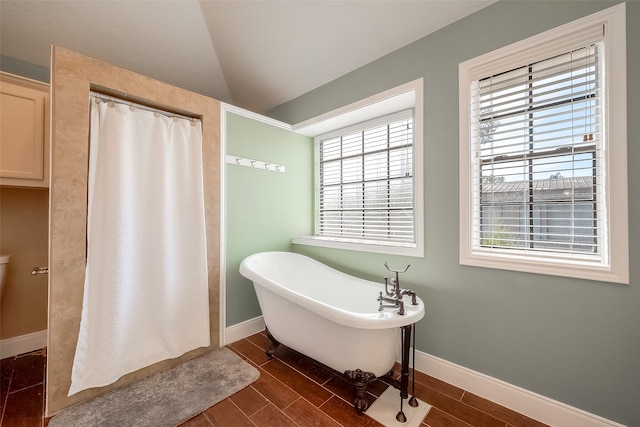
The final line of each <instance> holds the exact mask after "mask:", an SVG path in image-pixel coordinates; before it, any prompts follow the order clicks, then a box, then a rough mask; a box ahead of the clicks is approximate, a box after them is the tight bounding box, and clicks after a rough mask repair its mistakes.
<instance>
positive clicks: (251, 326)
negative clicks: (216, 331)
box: [223, 316, 264, 345]
mask: <svg viewBox="0 0 640 427" xmlns="http://www.w3.org/2000/svg"><path fill="white" fill-rule="evenodd" d="M263 330H264V319H263V318H262V316H258V317H255V318H253V319H249V320H246V321H244V322H242V323H238V324H236V325H233V326H229V327H228V328H226V329H225V334H224V341H223V342H224V345H227V344H231V343H232V342H236V341H239V340H241V339H243V338H246V337H248V336H250V335H253V334H255V333H258V332H260V331H263Z"/></svg>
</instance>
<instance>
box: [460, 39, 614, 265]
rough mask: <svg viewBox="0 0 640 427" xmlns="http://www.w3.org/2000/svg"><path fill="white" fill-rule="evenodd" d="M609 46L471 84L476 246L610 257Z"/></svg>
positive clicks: (592, 45)
mask: <svg viewBox="0 0 640 427" xmlns="http://www.w3.org/2000/svg"><path fill="white" fill-rule="evenodd" d="M602 55H603V52H602V45H601V44H600V43H589V44H587V45H583V46H581V47H579V48H575V49H571V50H569V51H567V52H565V53H562V54H559V55H555V56H553V57H549V58H548V59H544V60H541V61H538V62H535V63H529V64H525V65H522V66H520V67H517V68H514V69H511V70H509V71H506V72H502V73H499V74H494V75H490V76H487V77H485V78H481V79H479V80H477V81H476V82H475V84H474V85H473V86H472V99H473V102H472V133H473V135H474V138H473V141H472V143H473V146H472V148H473V152H474V153H475V156H474V160H473V174H472V176H473V188H474V192H473V197H474V200H473V217H474V221H473V236H474V240H473V245H474V247H476V248H479V247H481V248H485V249H488V248H498V249H514V250H518V251H527V252H534V251H544V252H558V253H563V254H566V255H570V256H580V257H584V256H594V255H599V254H601V253H603V247H602V245H604V244H605V242H604V239H603V237H602V236H605V235H606V233H605V230H604V229H603V227H604V226H605V223H606V221H603V220H602V219H603V218H605V214H606V212H604V211H603V210H604V208H605V203H604V196H605V195H604V188H605V186H604V178H605V177H604V176H603V170H604V168H603V166H604V150H603V148H604V144H603V140H602V138H603V93H602V81H603V69H602V64H603V61H602Z"/></svg>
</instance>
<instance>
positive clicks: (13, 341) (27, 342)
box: [0, 329, 47, 359]
mask: <svg viewBox="0 0 640 427" xmlns="http://www.w3.org/2000/svg"><path fill="white" fill-rule="evenodd" d="M46 346H47V330H46V329H45V330H44V331H39V332H33V333H30V334H25V335H20V336H17V337H13V338H7V339H4V340H1V341H0V359H5V358H7V357H13V356H17V355H18V354H22V353H28V352H30V351H34V350H39V349H41V348H44V347H46Z"/></svg>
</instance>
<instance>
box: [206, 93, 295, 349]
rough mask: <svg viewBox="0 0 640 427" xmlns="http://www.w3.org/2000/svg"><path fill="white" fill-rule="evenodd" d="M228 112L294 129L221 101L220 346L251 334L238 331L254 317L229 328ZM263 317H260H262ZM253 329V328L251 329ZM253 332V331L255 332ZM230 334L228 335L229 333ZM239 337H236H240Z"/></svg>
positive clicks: (282, 127)
mask: <svg viewBox="0 0 640 427" xmlns="http://www.w3.org/2000/svg"><path fill="white" fill-rule="evenodd" d="M227 113H233V114H236V115H239V116H242V117H247V118H249V119H252V120H256V121H258V122H261V123H266V124H268V125H271V126H275V127H277V128H280V129H284V130H288V131H292V128H291V125H289V124H287V123H284V122H281V121H278V120H274V119H271V118H269V117H266V116H262V115H260V114H257V113H254V112H252V111H249V110H245V109H243V108H240V107H236V106H234V105H231V104H227V103H224V102H221V103H220V310H219V311H220V316H219V324H220V346H221V347H222V346H224V345H225V344H228V343H230V342H234V341H237V340H238V339H242V338H244V337H245V336H248V335H251V334H250V333H248V334H246V335H244V336H240V335H238V334H242V333H244V332H239V333H238V332H236V331H242V330H243V329H242V327H241V326H240V325H244V324H245V323H249V324H251V322H253V321H254V319H251V320H248V321H246V322H243V323H240V324H238V325H233V326H231V327H229V328H227V270H226V268H227V256H226V254H227V245H226V242H227V229H226V224H227V218H226V209H227V206H226V202H227V195H226V186H227V180H226V167H227V164H226V158H227ZM261 318H262V317H260V319H261ZM262 329H264V322H262ZM262 329H258V330H256V331H255V332H258V331H260V330H262ZM250 330H251V329H250ZM255 332H253V333H255ZM229 334H230V336H227V335H229ZM238 336H239V338H236V337H238Z"/></svg>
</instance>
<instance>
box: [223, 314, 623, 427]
mask: <svg viewBox="0 0 640 427" xmlns="http://www.w3.org/2000/svg"><path fill="white" fill-rule="evenodd" d="M264 328H265V324H264V319H263V317H262V316H258V317H255V318H253V319H250V320H247V321H245V322H242V323H238V324H237V325H233V326H230V327H228V328H227V329H226V333H225V336H226V338H227V339H226V342H225V344H231V343H233V342H236V341H239V340H241V339H243V338H246V337H248V336H251V335H253V334H256V333H258V332H260V331H263V330H264ZM411 353H412V352H411ZM415 357H416V364H415V367H416V371H419V372H422V373H423V374H426V375H430V376H432V377H434V378H437V379H439V380H442V381H444V382H446V383H448V384H451V385H454V386H456V387H459V388H461V389H463V390H466V391H468V392H470V393H473V394H475V395H478V396H480V397H482V398H485V399H488V400H490V401H492V402H494V403H497V404H498V405H501V406H504V407H505V408H509V409H511V410H513V411H516V412H518V413H520V414H522V415H525V416H527V417H529V418H533V419H535V420H538V421H540V422H542V423H545V424H548V425H552V426H563V427H625V426H624V425H623V424H619V423H616V422H615V421H611V420H608V419H606V418H603V417H600V416H598V415H595V414H592V413H589V412H587V411H584V410H582V409H578V408H575V407H573V406H570V405H567V404H565V403H562V402H558V401H557V400H553V399H551V398H548V397H545V396H542V395H540V394H537V393H534V392H532V391H529V390H526V389H524V388H522V387H518V386H516V385H513V384H509V383H507V382H505V381H502V380H499V379H497V378H493V377H490V376H489V375H485V374H482V373H480V372H476V371H474V370H472V369H469V368H465V367H464V366H460V365H456V364H455V363H452V362H449V361H447V360H444V359H441V358H439V357H436V356H433V355H431V354H428V353H424V352H422V351H420V350H416V352H415ZM411 362H412V361H410V363H411Z"/></svg>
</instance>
